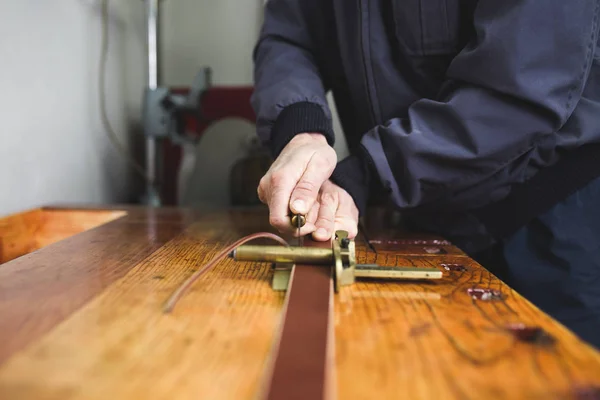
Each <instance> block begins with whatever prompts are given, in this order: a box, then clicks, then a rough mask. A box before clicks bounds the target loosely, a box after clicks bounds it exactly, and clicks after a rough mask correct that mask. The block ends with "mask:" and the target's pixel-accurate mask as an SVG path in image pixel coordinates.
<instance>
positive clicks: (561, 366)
mask: <svg viewBox="0 0 600 400" xmlns="http://www.w3.org/2000/svg"><path fill="white" fill-rule="evenodd" d="M168 213H169V216H168V217H166V216H165V217H164V218H165V219H164V220H162V219H161V216H160V215H152V213H150V212H146V211H144V212H139V213H138V212H137V211H135V212H134V211H131V212H129V211H128V216H127V217H125V218H122V219H120V220H117V221H114V222H111V223H109V224H107V225H103V226H101V227H99V228H96V229H94V230H92V231H90V232H87V233H84V234H81V235H77V236H75V237H73V238H70V239H67V240H65V241H62V242H60V243H57V244H54V245H51V246H49V247H47V248H45V249H42V250H40V251H38V252H35V253H32V254H30V255H27V256H24V257H21V258H20V259H18V260H14V261H12V262H9V263H7V264H5V265H3V266H2V267H0V321H1V323H2V330H0V346H2V347H0V349H6V345H5V344H4V343H5V342H8V343H11V341H12V343H13V344H12V345H9V350H8V351H6V350H5V355H6V356H9V355H10V356H11V357H10V358H9V359H7V360H6V361H5V363H4V364H3V365H2V366H1V367H0V398H2V399H4V398H8V399H12V398H15V399H25V400H27V399H103V398H111V399H138V398H143V399H167V398H168V399H173V398H177V399H180V398H181V399H188V398H189V399H197V398H207V399H253V398H256V395H257V393H259V392H258V390H259V386H260V383H261V382H263V380H264V377H265V370H266V368H265V365H266V363H267V360H268V359H269V354H270V349H271V346H272V344H273V340H274V337H275V334H276V333H277V323H278V320H279V316H280V311H281V309H282V305H283V294H282V293H280V292H274V291H272V290H271V289H270V286H269V281H270V278H271V271H270V268H269V266H268V265H265V264H258V263H241V262H238V263H235V262H233V261H231V260H227V261H224V262H223V263H221V264H220V265H219V266H218V267H216V268H215V269H214V270H213V271H211V272H210V273H208V274H207V275H206V276H204V277H203V278H202V279H201V280H199V281H198V282H197V283H196V284H195V285H194V286H193V289H192V290H191V291H190V292H189V293H188V294H187V295H186V296H185V297H184V298H183V299H182V300H181V302H180V303H179V304H178V306H177V307H176V309H175V311H174V312H173V314H170V315H165V314H163V313H162V306H163V303H164V301H166V300H167V298H168V297H169V296H170V294H171V293H172V291H173V290H175V288H176V287H177V286H178V285H179V284H180V283H181V282H183V281H184V280H185V278H186V277H187V276H189V275H190V274H191V273H192V272H193V271H194V269H195V268H198V266H199V265H201V264H202V263H204V262H205V261H207V260H208V259H209V258H210V257H211V256H212V255H214V254H215V253H216V252H218V251H219V250H220V249H222V248H223V247H224V246H225V245H227V244H229V243H231V242H233V241H234V240H235V239H237V238H239V237H241V236H243V235H245V234H248V233H252V232H256V231H260V230H267V229H269V227H268V218H267V214H266V213H265V212H264V210H260V211H250V210H245V211H232V212H226V213H214V214H210V215H204V216H201V217H200V218H199V219H198V216H196V217H194V219H193V220H196V222H195V223H194V224H193V225H191V226H189V227H188V228H187V229H185V231H183V232H181V230H183V229H184V225H185V223H184V221H185V220H186V219H185V218H183V217H181V215H179V216H178V215H177V212H176V210H170V211H169V212H168ZM126 218H131V220H130V222H127V223H125V222H124V221H125V220H126ZM191 220H192V219H190V220H187V221H188V222H187V223H189V222H190V221H191ZM185 226H187V225H185ZM169 229H172V230H169ZM93 232H103V233H104V235H103V236H96V235H94V234H92V233H93ZM140 232H143V234H142V233H140ZM150 232H153V233H150ZM377 233H378V232H377V231H376V232H370V234H369V238H370V239H371V240H384V239H385V240H393V239H394V238H403V240H404V239H406V235H404V236H403V235H401V234H400V233H398V234H394V233H390V232H388V231H386V233H385V237H378V235H377ZM90 235H91V236H90ZM106 235H108V236H106ZM140 235H142V236H144V235H146V236H147V240H146V242H138V244H137V245H133V244H132V245H129V246H127V245H125V244H122V245H121V246H117V247H114V246H115V244H117V243H124V242H130V241H132V240H140V241H141V239H140ZM103 237H104V238H105V239H102V238H103ZM136 238H137V239H136ZM148 238H153V239H148ZM408 238H409V239H410V236H409V237H408ZM415 238H416V236H415ZM109 243H111V245H109ZM143 243H145V244H143ZM145 246H146V247H145ZM148 246H149V247H148ZM386 246H387V247H386V248H385V249H380V251H379V252H378V254H374V253H372V252H370V251H368V248H367V246H366V244H365V242H364V240H362V239H359V240H357V249H358V261H359V262H367V263H372V262H377V263H380V264H382V265H399V266H402V265H409V266H426V267H436V268H440V269H443V266H442V264H447V265H448V266H449V268H455V270H452V271H446V270H445V269H443V270H444V278H443V279H441V280H439V281H428V282H422V281H419V282H414V281H413V282H397V283H390V282H383V281H361V282H358V283H357V284H355V285H353V286H351V287H345V288H343V289H342V291H341V292H340V293H339V294H337V295H336V297H335V301H334V309H335V315H334V319H335V363H336V371H335V377H336V381H337V394H338V398H340V399H371V398H407V399H430V398H435V399H446V398H448V399H463V398H465V399H469V398H478V399H479V398H494V399H496V398H506V399H519V398H523V399H559V398H560V399H564V398H567V399H568V398H573V399H575V398H577V396H576V395H575V391H576V390H578V389H580V388H586V389H588V390H590V391H591V390H593V388H594V387H600V354H599V353H598V352H597V351H595V350H593V349H592V348H591V347H589V346H587V345H586V344H585V343H583V342H581V341H579V340H578V339H577V338H576V337H575V336H574V335H573V334H571V333H570V332H569V331H567V330H566V329H565V328H564V327H562V326H561V325H560V324H558V323H556V322H555V321H553V320H552V319H551V318H549V317H548V316H546V315H545V314H543V313H542V312H541V311H540V310H538V309H537V308H536V307H534V306H533V305H531V304H530V303H529V302H528V301H526V300H525V299H523V298H522V297H521V296H519V295H518V294H517V293H515V292H514V291H512V290H511V289H510V288H508V287H507V286H506V285H504V284H503V283H502V282H501V281H499V280H498V279H496V278H495V277H494V276H493V275H492V274H490V273H489V272H488V271H486V270H485V269H484V268H483V267H481V266H480V265H478V264H477V263H475V262H474V261H473V260H471V259H470V258H468V257H467V256H465V255H464V254H462V253H460V251H458V250H457V249H455V248H452V246H451V245H448V244H444V245H443V246H448V247H447V248H448V249H449V250H451V251H449V252H447V253H446V254H443V255H436V254H430V253H420V254H413V253H415V252H416V251H415V250H413V249H407V248H406V247H403V246H412V245H408V244H402V243H396V244H393V245H392V244H389V243H388V244H387V245H386ZM394 246H396V247H394ZM415 246H416V245H415ZM418 246H420V245H418ZM57 264H58V265H59V266H57ZM457 265H460V266H462V268H458V267H457ZM3 274H4V275H3ZM71 285H73V286H74V288H70V286H71ZM469 289H489V290H497V291H499V292H500V293H501V295H502V296H501V298H500V299H499V300H495V301H483V300H475V299H473V298H472V297H471V295H470V294H469V293H468V290H469ZM46 304H51V307H50V308H48V309H46ZM13 307H15V309H13ZM36 309H39V310H36ZM19 310H25V311H24V313H25V314H22V312H23V311H19ZM46 311H49V312H48V313H47V312H46ZM47 314H49V315H47ZM11 318H12V319H11ZM47 320H51V322H50V323H46V322H45V321H47ZM5 321H9V324H8V325H7V329H4V328H5V326H4V325H5ZM515 323H522V324H526V325H530V326H537V327H541V328H543V330H544V331H545V332H547V333H548V334H549V335H551V336H552V337H553V338H554V341H553V342H552V341H542V342H540V343H536V342H527V341H523V340H521V339H519V338H518V337H516V336H515V335H514V334H513V333H512V332H511V331H510V330H508V329H507V325H508V324H515ZM40 326H42V327H43V329H42V328H40ZM31 331H34V332H37V333H36V334H35V335H32V334H31V333H30V332H31ZM20 336H24V337H27V338H28V339H27V340H26V342H25V343H20V342H19V343H17V345H15V344H14V343H15V340H17V339H14V337H17V338H18V337H20ZM544 343H546V344H544ZM25 345H27V346H26V347H25ZM17 350H19V351H17Z"/></svg>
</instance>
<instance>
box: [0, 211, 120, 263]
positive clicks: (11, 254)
mask: <svg viewBox="0 0 600 400" xmlns="http://www.w3.org/2000/svg"><path fill="white" fill-rule="evenodd" d="M124 215H125V213H124V212H123V211H119V210H64V209H44V208H39V209H35V210H31V211H25V212H22V213H19V214H16V215H10V216H7V217H4V218H0V264H2V263H5V262H7V261H10V260H13V259H15V258H17V257H20V256H22V255H25V254H28V253H31V252H32V251H35V250H38V249H41V248H42V247H46V246H48V245H50V244H52V243H56V242H59V241H61V240H63V239H66V238H68V237H71V236H73V235H76V234H78V233H81V232H84V231H87V230H90V229H92V228H95V227H97V226H99V225H102V224H105V223H107V222H109V221H112V220H115V219H117V218H120V217H122V216H124Z"/></svg>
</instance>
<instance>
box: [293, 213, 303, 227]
mask: <svg viewBox="0 0 600 400" xmlns="http://www.w3.org/2000/svg"><path fill="white" fill-rule="evenodd" d="M305 224H306V217H305V216H304V215H300V214H294V215H292V226H293V227H294V228H302V227H303V226H304V225H305Z"/></svg>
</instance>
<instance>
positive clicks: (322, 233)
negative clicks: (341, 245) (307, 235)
mask: <svg viewBox="0 0 600 400" xmlns="http://www.w3.org/2000/svg"><path fill="white" fill-rule="evenodd" d="M316 234H317V236H321V237H326V236H327V231H326V230H325V229H323V228H319V229H317V232H316Z"/></svg>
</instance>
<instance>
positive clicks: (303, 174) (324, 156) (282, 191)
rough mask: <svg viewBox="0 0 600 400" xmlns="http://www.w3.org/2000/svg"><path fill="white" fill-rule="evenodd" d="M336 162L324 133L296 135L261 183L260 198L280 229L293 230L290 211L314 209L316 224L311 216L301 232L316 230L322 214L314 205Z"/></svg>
mask: <svg viewBox="0 0 600 400" xmlns="http://www.w3.org/2000/svg"><path fill="white" fill-rule="evenodd" d="M336 163H337V156H336V154H335V150H333V148H332V147H331V146H329V144H328V143H327V140H326V138H325V136H323V135H322V134H320V133H302V134H298V135H296V136H294V138H293V139H292V140H290V142H289V143H288V144H287V146H285V147H284V149H283V150H282V151H281V154H280V155H279V157H277V159H276V160H275V162H274V163H273V165H271V168H270V169H269V171H268V172H267V173H266V174H265V176H263V178H262V179H261V180H260V184H259V186H258V197H259V198H260V200H261V201H262V202H263V203H265V204H267V205H268V206H269V222H270V223H271V225H272V226H273V227H275V228H276V229H278V230H279V231H280V232H291V231H292V226H291V224H290V215H289V214H290V210H291V211H292V212H293V213H295V214H302V215H307V214H309V211H310V212H312V213H313V214H314V218H313V220H312V222H313V223H309V220H310V219H309V218H308V215H307V224H306V225H305V226H304V227H303V228H302V229H301V231H300V234H301V235H305V234H307V233H310V232H313V231H314V229H315V226H314V222H315V221H316V220H317V215H318V213H317V214H315V211H314V205H315V202H316V201H317V198H318V196H319V191H320V189H321V186H323V183H324V182H326V181H327V180H328V179H329V177H330V176H331V174H332V173H333V170H334V168H335V166H336ZM327 215H329V214H327Z"/></svg>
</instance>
